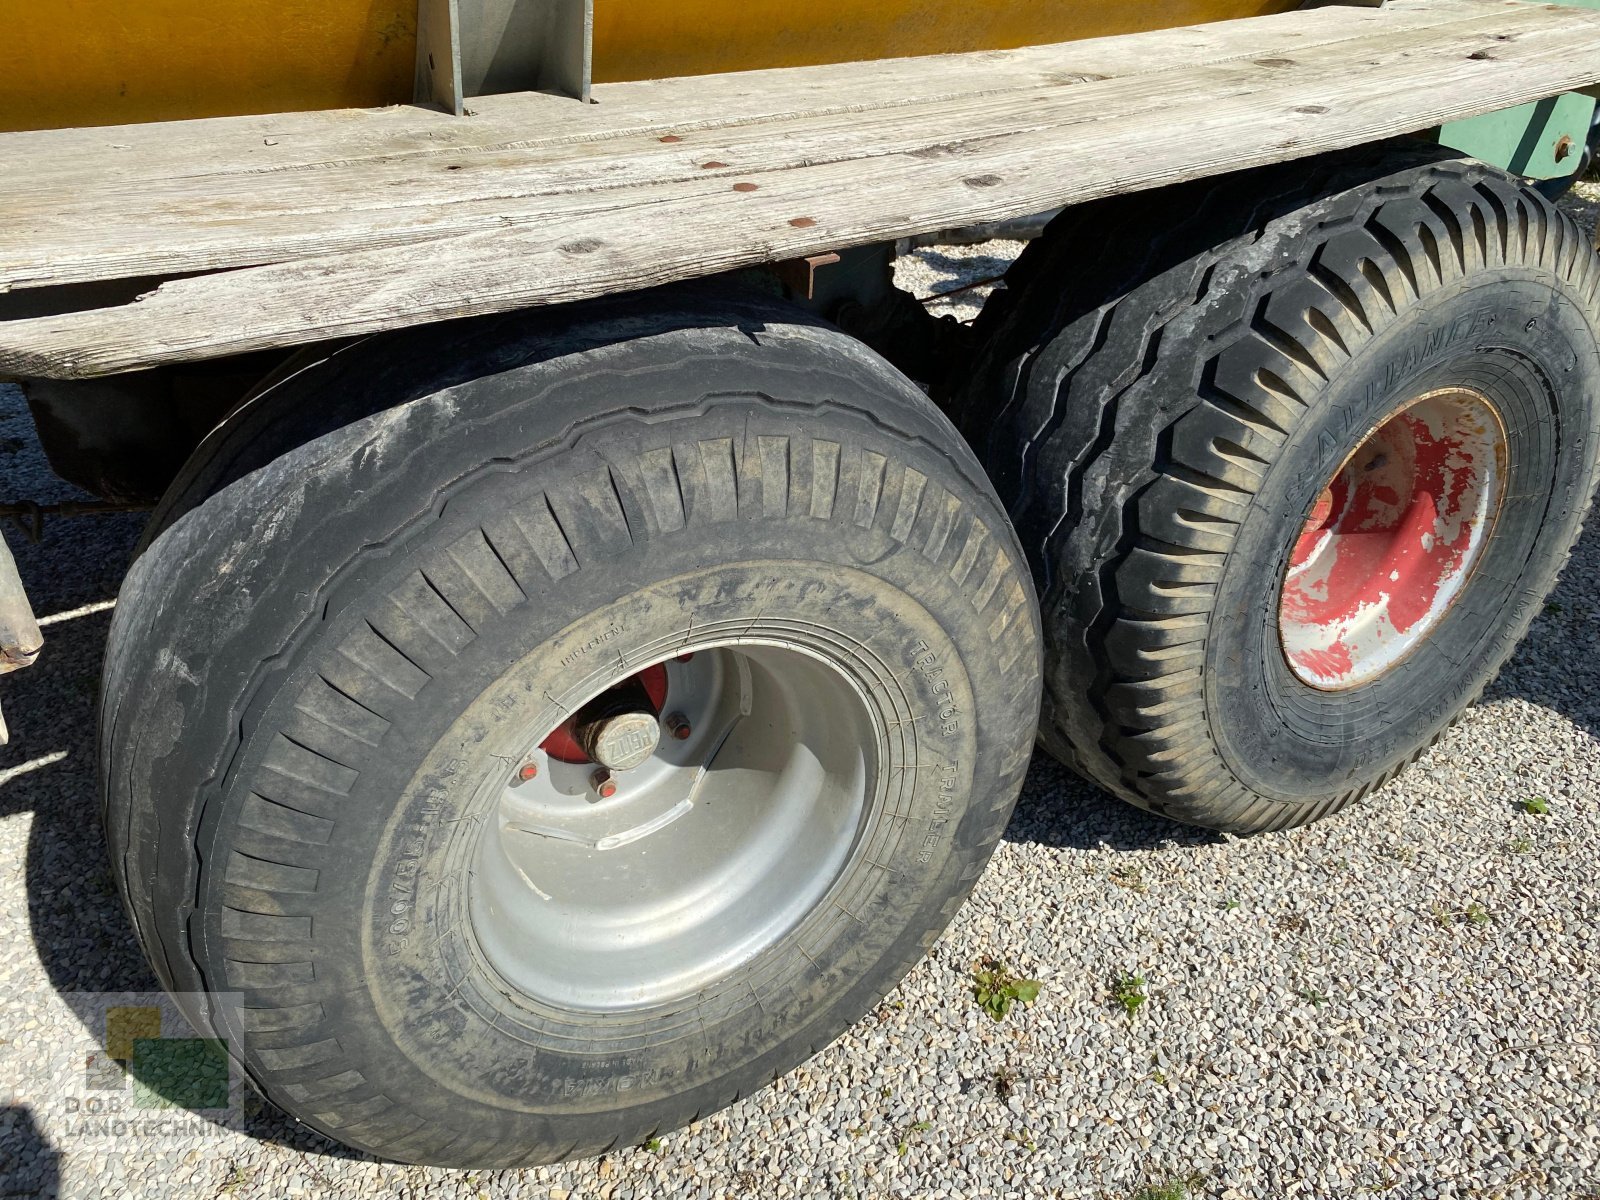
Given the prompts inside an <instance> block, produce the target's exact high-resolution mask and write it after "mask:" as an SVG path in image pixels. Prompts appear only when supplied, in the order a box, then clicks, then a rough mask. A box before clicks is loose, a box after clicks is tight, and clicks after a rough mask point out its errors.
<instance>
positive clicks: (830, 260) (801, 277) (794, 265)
mask: <svg viewBox="0 0 1600 1200" xmlns="http://www.w3.org/2000/svg"><path fill="white" fill-rule="evenodd" d="M838 261H839V256H838V255H837V254H834V253H833V252H832V251H829V252H828V253H826V254H808V255H806V256H805V257H804V258H786V259H784V260H783V261H782V262H776V263H773V264H772V273H773V274H774V275H776V276H777V277H778V281H779V282H780V283H782V284H783V286H784V287H786V288H788V289H789V290H790V291H791V292H793V293H794V294H795V295H796V296H799V297H800V298H801V299H804V300H813V299H815V298H816V294H817V272H818V271H820V270H821V269H822V268H823V267H831V266H833V265H834V264H835V263H837V262H838Z"/></svg>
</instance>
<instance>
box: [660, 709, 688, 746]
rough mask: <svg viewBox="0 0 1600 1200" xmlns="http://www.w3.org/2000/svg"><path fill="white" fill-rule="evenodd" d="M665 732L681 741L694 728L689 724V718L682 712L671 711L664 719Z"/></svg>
mask: <svg viewBox="0 0 1600 1200" xmlns="http://www.w3.org/2000/svg"><path fill="white" fill-rule="evenodd" d="M665 724H666V727H667V732H668V733H670V734H671V735H672V736H673V737H674V738H676V739H677V740H678V741H680V742H681V741H683V740H684V739H685V738H687V737H688V736H689V735H690V734H691V733H693V732H694V730H693V729H692V728H691V727H690V725H689V720H688V718H687V717H685V716H684V715H683V714H682V713H673V714H671V715H670V716H669V717H667V719H666V721H665Z"/></svg>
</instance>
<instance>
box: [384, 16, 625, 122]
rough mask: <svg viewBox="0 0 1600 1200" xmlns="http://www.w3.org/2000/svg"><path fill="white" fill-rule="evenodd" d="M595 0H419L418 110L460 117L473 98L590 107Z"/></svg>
mask: <svg viewBox="0 0 1600 1200" xmlns="http://www.w3.org/2000/svg"><path fill="white" fill-rule="evenodd" d="M593 56H594V0H418V4H417V71H416V89H415V90H416V102H417V103H418V104H433V105H438V106H439V107H440V108H443V109H444V110H445V111H446V112H450V113H454V114H455V115H456V116H458V117H459V116H461V115H463V114H464V113H465V112H466V102H467V101H468V100H469V99H471V98H472V97H473V96H492V95H497V94H499V93H501V92H555V93H557V94H558V95H562V96H571V97H572V98H573V99H575V100H582V101H584V102H585V103H587V102H588V100H589V90H590V84H591V81H592V70H591V64H592V61H593Z"/></svg>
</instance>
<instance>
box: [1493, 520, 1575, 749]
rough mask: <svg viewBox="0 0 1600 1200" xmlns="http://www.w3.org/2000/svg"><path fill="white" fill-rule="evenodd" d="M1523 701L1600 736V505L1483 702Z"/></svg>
mask: <svg viewBox="0 0 1600 1200" xmlns="http://www.w3.org/2000/svg"><path fill="white" fill-rule="evenodd" d="M1499 700H1523V701H1526V702H1527V703H1529V704H1533V705H1537V706H1538V707H1540V708H1547V709H1549V710H1550V711H1551V712H1554V713H1559V714H1561V715H1562V716H1563V717H1565V718H1566V719H1567V720H1569V721H1571V722H1572V723H1573V724H1574V725H1576V726H1577V727H1578V728H1579V729H1581V730H1583V732H1584V733H1586V734H1588V735H1589V737H1591V738H1595V739H1600V507H1596V508H1595V509H1593V510H1592V511H1591V512H1590V515H1589V523H1588V528H1587V529H1585V530H1584V533H1583V536H1581V537H1580V538H1579V539H1578V544H1577V545H1576V546H1574V547H1573V549H1572V558H1571V560H1570V561H1569V562H1568V563H1567V567H1566V570H1565V571H1563V572H1562V573H1561V581H1560V583H1558V584H1557V585H1556V590H1555V591H1554V592H1553V593H1552V594H1551V596H1550V598H1549V600H1547V601H1546V602H1545V605H1544V608H1543V610H1542V611H1541V612H1540V613H1539V614H1538V615H1537V616H1536V617H1534V620H1533V627H1532V628H1531V629H1529V630H1528V636H1527V637H1526V638H1524V639H1523V642H1522V645H1521V646H1519V647H1518V648H1517V652H1516V653H1515V654H1513V655H1512V656H1511V661H1510V662H1508V663H1507V664H1506V667H1505V670H1503V671H1501V672H1500V677H1499V678H1498V679H1496V680H1495V681H1494V682H1493V683H1491V684H1490V685H1489V686H1488V688H1487V689H1485V691H1484V694H1483V700H1482V701H1481V703H1484V704H1493V703H1494V702H1496V701H1499Z"/></svg>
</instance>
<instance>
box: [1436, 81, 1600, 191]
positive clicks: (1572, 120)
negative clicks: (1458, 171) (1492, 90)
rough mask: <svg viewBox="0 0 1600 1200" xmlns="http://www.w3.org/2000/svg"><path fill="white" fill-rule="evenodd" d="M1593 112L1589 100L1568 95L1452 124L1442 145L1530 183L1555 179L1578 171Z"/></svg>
mask: <svg viewBox="0 0 1600 1200" xmlns="http://www.w3.org/2000/svg"><path fill="white" fill-rule="evenodd" d="M1594 108H1595V102H1594V101H1593V100H1591V99H1590V98H1589V97H1588V96H1579V95H1577V94H1575V93H1570V92H1569V93H1568V94H1567V95H1565V96H1552V97H1551V98H1550V99H1548V100H1540V101H1539V102H1538V103H1536V104H1519V105H1518V106H1517V107H1516V108H1507V109H1502V110H1501V111H1500V112H1495V113H1485V114H1484V115H1483V116H1481V117H1473V118H1472V119H1471V120H1470V121H1454V122H1452V123H1451V124H1449V125H1446V126H1445V127H1444V128H1443V129H1441V130H1440V131H1439V142H1440V144H1441V145H1445V146H1449V147H1450V148H1451V149H1452V150H1459V151H1461V152H1462V153H1463V154H1470V155H1472V157H1473V158H1476V159H1480V160H1481V161H1483V162H1486V163H1491V164H1493V165H1494V166H1497V167H1504V168H1505V169H1506V170H1508V171H1514V172H1516V173H1517V174H1518V175H1526V176H1527V177H1528V178H1530V179H1557V178H1561V177H1563V176H1566V175H1570V174H1572V172H1573V171H1575V170H1577V169H1578V163H1579V161H1580V160H1581V159H1582V157H1583V144H1584V142H1585V141H1586V140H1587V139H1588V137H1589V122H1590V121H1591V120H1593V119H1594ZM1558 154H1559V155H1560V156H1561V158H1560V161H1559V162H1558V161H1557V160H1556V156H1557V155H1558Z"/></svg>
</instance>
